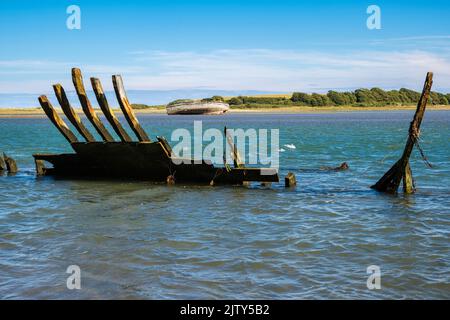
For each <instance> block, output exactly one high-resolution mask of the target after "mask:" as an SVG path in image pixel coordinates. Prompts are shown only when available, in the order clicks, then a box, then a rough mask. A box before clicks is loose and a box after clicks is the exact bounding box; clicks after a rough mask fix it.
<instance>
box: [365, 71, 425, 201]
mask: <svg viewBox="0 0 450 320" xmlns="http://www.w3.org/2000/svg"><path fill="white" fill-rule="evenodd" d="M432 84H433V73H432V72H428V73H427V77H426V79H425V84H424V86H423V90H422V95H421V96H420V99H419V103H418V104H417V110H416V113H415V114H414V118H413V121H412V122H411V124H410V126H409V135H408V140H407V141H406V145H405V149H404V150H403V155H402V157H401V158H400V160H398V161H397V162H396V163H395V164H394V165H393V166H392V167H391V168H390V169H389V170H388V171H387V172H386V173H385V174H384V176H383V177H382V178H381V179H380V180H378V182H377V183H376V184H374V185H373V186H371V188H372V189H375V190H378V191H382V192H388V193H396V192H397V190H398V187H399V186H400V182H401V180H402V179H403V191H404V192H405V193H413V192H414V191H415V189H414V184H413V178H412V173H411V167H410V165H409V157H410V156H411V152H412V150H413V148H414V145H415V144H416V142H417V140H418V139H419V134H420V124H421V123H422V119H423V116H424V114H425V108H426V105H427V101H428V98H429V96H430V92H431V86H432Z"/></svg>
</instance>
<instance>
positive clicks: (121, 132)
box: [91, 78, 132, 142]
mask: <svg viewBox="0 0 450 320" xmlns="http://www.w3.org/2000/svg"><path fill="white" fill-rule="evenodd" d="M91 84H92V89H94V92H95V96H96V97H97V101H98V104H99V105H100V108H101V109H102V111H103V114H104V115H105V117H106V119H108V121H109V123H110V124H111V126H112V127H113V129H114V131H115V132H116V133H117V135H118V136H119V138H120V140H121V141H123V142H130V141H132V139H131V137H130V136H129V135H128V133H127V132H126V131H125V129H124V128H123V127H122V125H121V124H120V122H119V120H118V119H117V118H116V116H115V114H114V112H113V110H112V109H111V108H110V107H109V104H108V100H107V99H106V96H105V92H104V91H103V87H102V83H101V82H100V80H99V79H97V78H91Z"/></svg>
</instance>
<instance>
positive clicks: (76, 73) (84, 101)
mask: <svg viewBox="0 0 450 320" xmlns="http://www.w3.org/2000/svg"><path fill="white" fill-rule="evenodd" d="M72 81H73V85H74V86H75V90H76V91H77V95H78V98H79V99H80V103H81V107H82V108H83V111H84V113H85V114H86V117H87V118H88V119H89V121H90V122H91V123H92V125H93V126H94V128H95V130H97V132H98V133H99V135H100V136H101V137H102V139H103V140H104V141H106V142H112V141H114V138H113V137H112V136H111V134H110V133H109V132H108V130H107V129H106V128H105V126H104V125H103V123H102V122H101V121H100V119H99V118H98V116H97V114H96V113H95V111H94V108H92V105H91V103H90V101H89V99H88V97H87V94H86V90H85V89H84V84H83V77H82V75H81V70H80V69H78V68H72Z"/></svg>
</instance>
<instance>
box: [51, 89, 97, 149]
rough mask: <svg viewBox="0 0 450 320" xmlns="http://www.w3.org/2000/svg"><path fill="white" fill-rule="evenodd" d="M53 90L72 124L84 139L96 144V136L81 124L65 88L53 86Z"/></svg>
mask: <svg viewBox="0 0 450 320" xmlns="http://www.w3.org/2000/svg"><path fill="white" fill-rule="evenodd" d="M53 90H54V91H55V95H56V98H57V99H58V102H59V105H60V106H61V109H62V111H63V112H64V114H65V115H66V117H67V119H69V121H70V123H72V125H73V126H74V127H75V128H76V129H77V130H78V132H79V133H80V134H81V135H82V136H83V138H84V139H85V140H86V141H87V142H94V141H95V138H94V136H93V135H92V134H91V133H90V132H89V130H88V129H87V128H86V127H85V125H84V124H83V122H81V119H80V117H79V116H78V114H77V113H76V112H75V110H73V108H72V106H71V105H70V103H69V99H67V95H66V92H65V91H64V88H63V87H62V86H61V85H60V84H59V83H58V84H55V85H53Z"/></svg>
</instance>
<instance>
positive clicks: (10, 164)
mask: <svg viewBox="0 0 450 320" xmlns="http://www.w3.org/2000/svg"><path fill="white" fill-rule="evenodd" d="M3 159H4V160H5V164H6V170H7V171H8V172H9V173H16V172H17V171H18V169H17V163H16V161H15V160H14V159H13V158H10V157H8V156H7V155H6V154H5V153H3Z"/></svg>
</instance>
